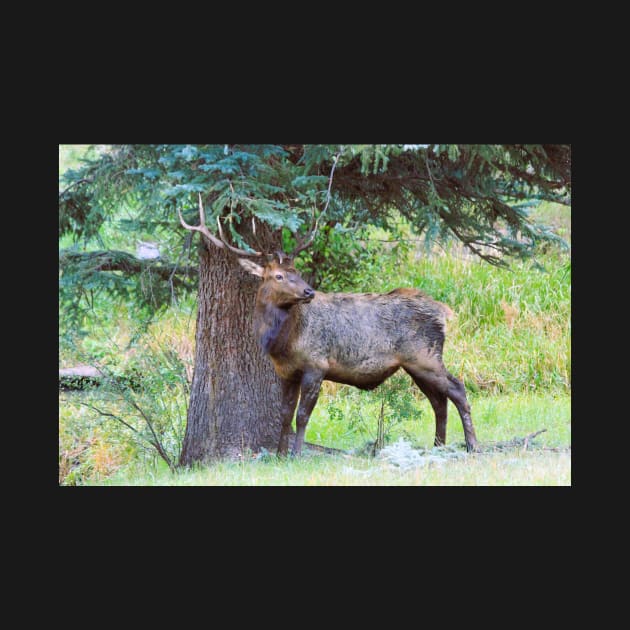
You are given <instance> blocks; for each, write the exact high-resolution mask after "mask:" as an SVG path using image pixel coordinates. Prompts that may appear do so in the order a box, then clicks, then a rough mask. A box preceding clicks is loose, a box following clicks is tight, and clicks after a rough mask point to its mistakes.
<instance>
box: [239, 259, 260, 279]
mask: <svg viewBox="0 0 630 630" xmlns="http://www.w3.org/2000/svg"><path fill="white" fill-rule="evenodd" d="M238 262H239V263H240V264H241V267H243V269H245V271H249V273H253V274H254V275H255V276H258V277H259V278H262V277H263V276H264V275H265V269H264V268H263V267H261V266H260V265H257V264H256V263H255V262H254V261H253V260H248V259H247V258H239V259H238Z"/></svg>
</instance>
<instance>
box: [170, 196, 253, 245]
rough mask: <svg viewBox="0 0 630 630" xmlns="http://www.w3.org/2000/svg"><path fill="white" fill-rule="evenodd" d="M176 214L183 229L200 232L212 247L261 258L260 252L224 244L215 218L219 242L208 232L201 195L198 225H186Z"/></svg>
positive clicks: (179, 213)
mask: <svg viewBox="0 0 630 630" xmlns="http://www.w3.org/2000/svg"><path fill="white" fill-rule="evenodd" d="M177 214H178V215H179V221H180V223H181V224H182V226H183V227H184V228H186V229H187V230H194V231H196V232H201V233H202V234H203V235H204V236H205V237H207V238H208V239H209V240H210V241H211V242H212V244H213V245H215V246H216V247H221V248H223V247H227V248H228V249H229V250H231V251H233V252H234V253H235V254H241V255H243V256H262V255H263V254H262V252H257V251H253V252H246V251H245V250H244V249H239V248H238V247H233V246H232V245H230V244H229V243H227V242H226V240H225V238H224V237H223V230H222V229H221V223H220V222H219V218H218V217H217V224H218V226H219V236H220V237H221V240H219V239H218V238H217V237H216V236H214V234H212V232H210V230H209V229H208V228H207V227H206V214H205V212H204V210H203V203H202V202H201V193H199V225H188V223H186V221H184V218H183V217H182V213H181V212H180V210H179V208H177Z"/></svg>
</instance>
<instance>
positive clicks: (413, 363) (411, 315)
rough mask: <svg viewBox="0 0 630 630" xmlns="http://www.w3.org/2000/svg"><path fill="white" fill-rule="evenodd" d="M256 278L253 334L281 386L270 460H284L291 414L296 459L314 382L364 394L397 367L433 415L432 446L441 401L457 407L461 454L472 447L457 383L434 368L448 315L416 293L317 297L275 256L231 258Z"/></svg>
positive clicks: (441, 420)
mask: <svg viewBox="0 0 630 630" xmlns="http://www.w3.org/2000/svg"><path fill="white" fill-rule="evenodd" d="M239 263H240V264H241V266H242V267H243V268H244V269H246V270H247V271H249V272H250V273H252V274H254V275H255V276H258V277H259V278H261V279H262V284H261V285H260V288H259V289H258V293H257V295H256V306H255V312H254V331H255V334H256V335H257V337H258V338H259V340H260V343H261V345H262V347H263V349H264V351H265V352H266V353H267V354H268V355H269V358H270V359H271V362H272V363H273V366H274V369H275V371H276V374H277V375H278V376H279V377H280V379H281V383H282V405H281V409H280V416H281V420H282V430H281V434H280V442H279V445H278V454H279V455H286V454H287V451H288V445H289V433H290V430H291V423H292V421H293V415H294V413H295V408H296V405H298V397H299V406H298V410H297V416H296V421H295V423H296V429H297V430H296V437H295V442H294V445H293V449H292V453H293V454H294V455H299V454H300V453H301V449H302V444H303V442H304V435H305V432H306V426H307V424H308V421H309V418H310V416H311V413H312V411H313V409H314V407H315V403H316V402H317V398H318V396H319V392H320V388H321V385H322V381H324V380H329V381H334V382H336V383H345V384H348V385H354V386H355V387H358V388H359V389H363V390H371V389H374V388H375V387H378V385H380V384H381V383H382V382H383V381H385V380H386V379H387V378H389V377H390V376H391V375H392V374H394V373H395V372H396V371H398V370H399V369H400V368H402V369H403V370H405V371H406V372H407V373H408V374H409V375H410V376H411V378H412V379H413V381H414V382H415V383H416V385H417V386H418V387H419V388H420V390H421V391H422V392H423V393H424V394H425V395H426V397H427V398H428V399H429V402H430V403H431V406H432V407H433V411H434V413H435V425H436V431H435V442H434V443H435V445H436V446H439V445H442V444H445V443H446V422H447V402H448V400H449V399H450V400H451V401H452V402H453V403H454V404H455V407H456V408H457V411H458V412H459V415H460V417H461V420H462V424H463V427H464V436H465V439H466V448H467V450H468V451H469V452H470V451H473V450H476V448H477V438H476V436H475V430H474V427H473V424H472V418H471V415H470V413H471V410H470V405H469V404H468V400H467V399H466V390H465V388H464V384H463V383H462V382H461V381H460V380H458V379H457V378H455V377H454V376H453V375H452V374H451V373H450V372H448V370H447V369H446V367H445V366H444V363H443V362H442V348H443V345H444V338H445V327H446V319H447V318H448V317H450V316H451V315H452V311H451V309H450V308H449V307H448V306H446V305H445V304H442V303H441V302H438V301H436V300H433V299H432V298H431V297H429V296H428V295H426V294H424V293H422V292H421V291H419V290H417V289H412V288H399V289H394V290H393V291H390V292H389V293H323V292H321V291H315V290H314V289H313V288H312V287H310V286H309V285H308V284H307V283H306V282H305V281H304V280H303V279H302V278H301V277H300V275H299V273H298V272H297V270H296V269H295V267H294V265H293V259H292V257H290V256H287V255H286V254H284V253H283V252H278V254H277V260H272V261H270V262H268V263H267V264H266V265H265V266H261V265H258V264H257V263H255V262H254V261H252V260H250V259H246V258H239Z"/></svg>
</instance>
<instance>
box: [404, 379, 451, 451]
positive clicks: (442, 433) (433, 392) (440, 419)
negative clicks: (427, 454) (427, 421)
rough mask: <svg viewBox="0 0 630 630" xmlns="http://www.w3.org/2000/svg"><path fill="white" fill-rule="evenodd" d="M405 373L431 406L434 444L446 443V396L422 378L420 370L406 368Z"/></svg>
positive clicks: (441, 444) (429, 381) (428, 380)
mask: <svg viewBox="0 0 630 630" xmlns="http://www.w3.org/2000/svg"><path fill="white" fill-rule="evenodd" d="M407 373H408V374H409V376H411V378H412V379H413V382H414V383H415V384H416V385H417V386H418V388H419V389H420V391H421V392H422V393H423V394H424V395H425V396H426V397H427V398H428V400H429V402H430V403H431V407H433V413H434V414H435V440H434V442H433V443H434V445H435V446H443V445H444V444H446V423H447V420H448V409H447V407H448V398H447V396H446V394H445V393H444V392H442V391H440V389H439V388H438V387H436V386H435V384H434V383H432V382H431V380H430V379H428V378H423V376H422V373H420V372H411V371H410V370H407Z"/></svg>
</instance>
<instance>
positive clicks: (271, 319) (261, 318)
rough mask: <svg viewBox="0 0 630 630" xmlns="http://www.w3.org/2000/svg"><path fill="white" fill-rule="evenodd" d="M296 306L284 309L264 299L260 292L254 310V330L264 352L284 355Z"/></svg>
mask: <svg viewBox="0 0 630 630" xmlns="http://www.w3.org/2000/svg"><path fill="white" fill-rule="evenodd" d="M294 309H295V307H294V306H291V307H288V308H282V307H280V306H276V305H275V304H274V303H273V302H270V301H267V300H265V299H264V295H261V294H260V292H259V294H258V296H257V297H256V308H255V310H254V330H255V331H256V334H257V336H258V339H259V341H260V345H261V346H262V347H263V350H264V351H265V352H266V353H267V354H270V355H273V356H277V355H281V354H283V353H284V351H285V350H286V346H287V343H288V340H289V332H290V330H291V321H292V319H293V318H292V317H291V315H292V311H293V310H294Z"/></svg>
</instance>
